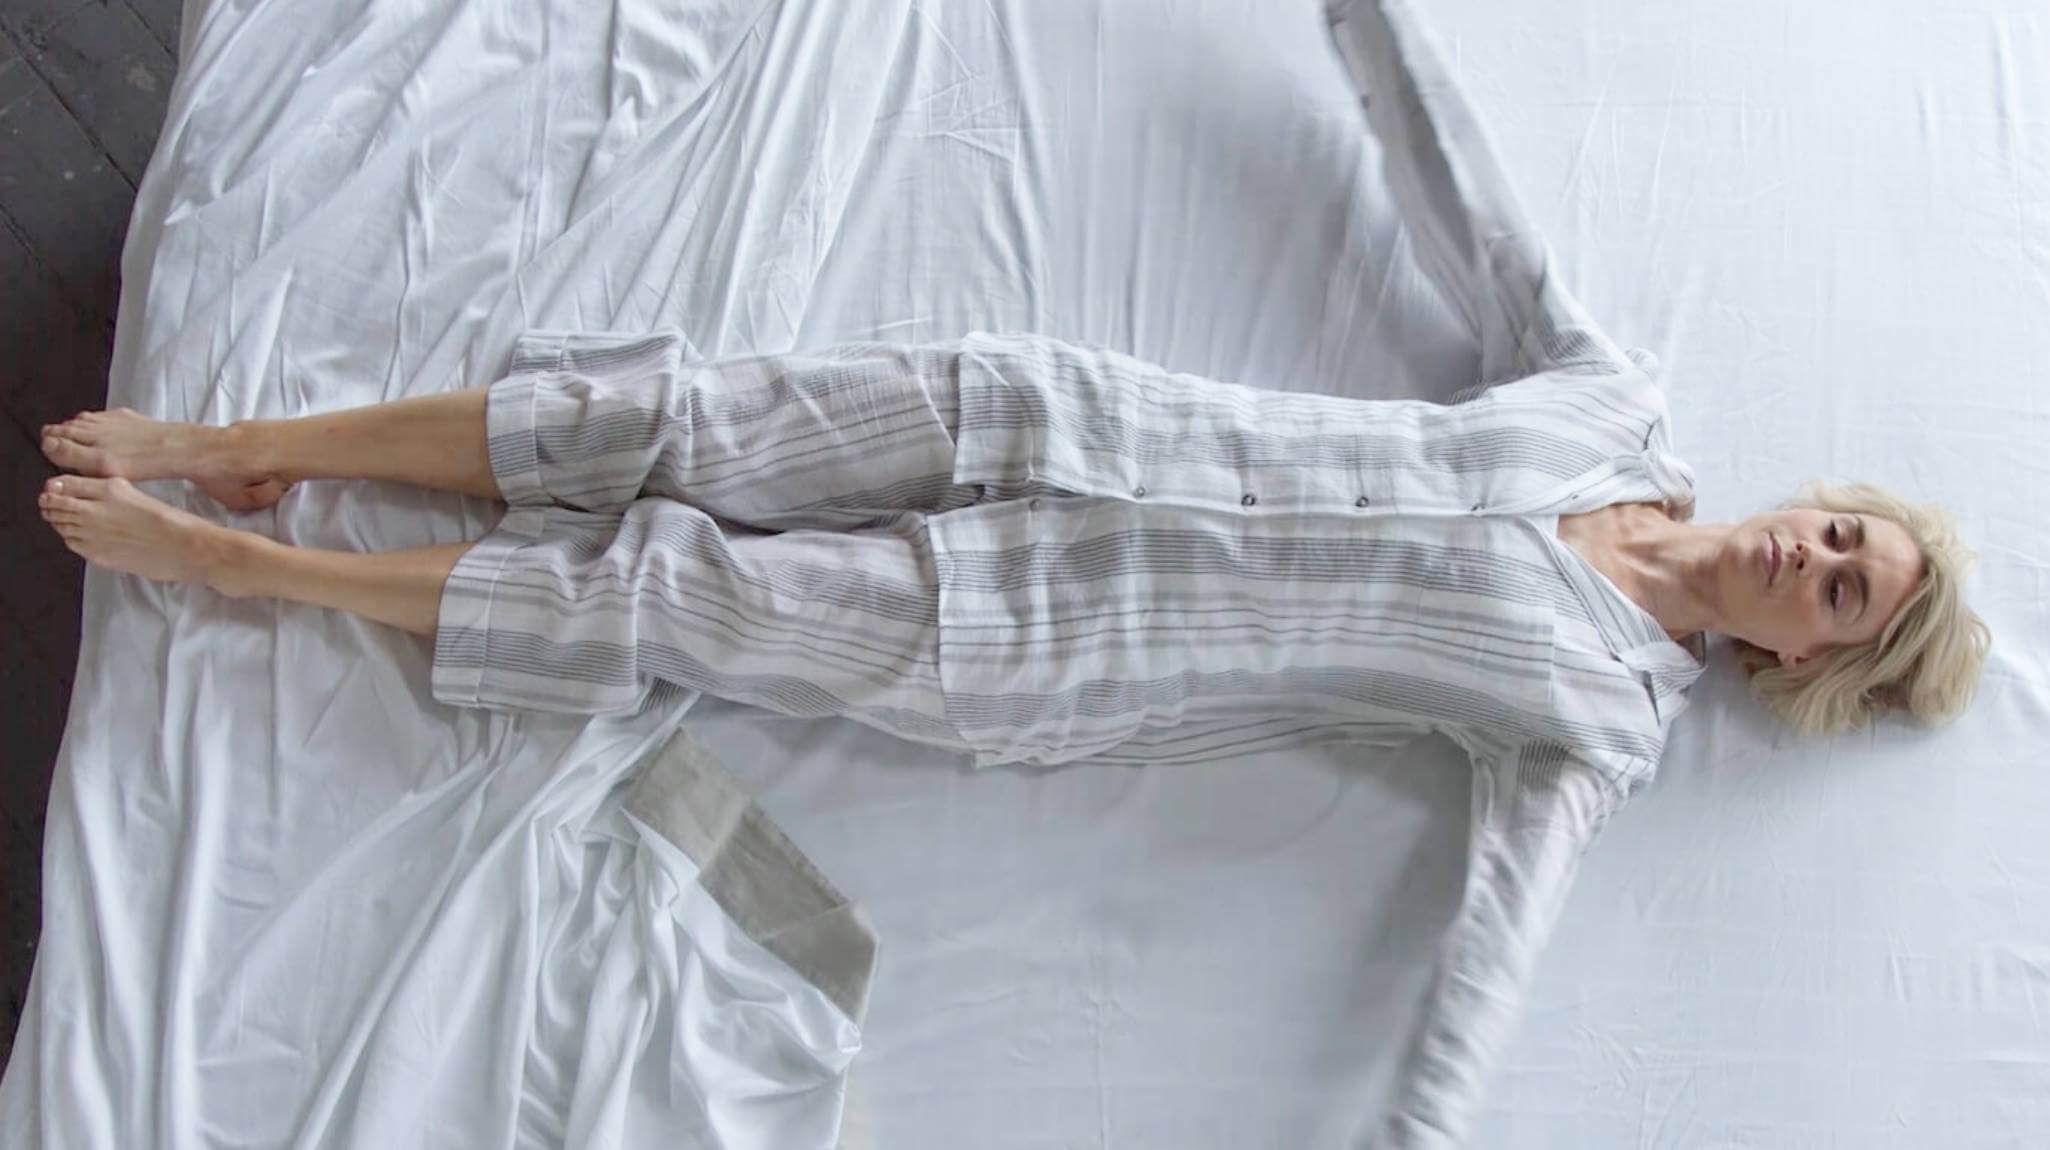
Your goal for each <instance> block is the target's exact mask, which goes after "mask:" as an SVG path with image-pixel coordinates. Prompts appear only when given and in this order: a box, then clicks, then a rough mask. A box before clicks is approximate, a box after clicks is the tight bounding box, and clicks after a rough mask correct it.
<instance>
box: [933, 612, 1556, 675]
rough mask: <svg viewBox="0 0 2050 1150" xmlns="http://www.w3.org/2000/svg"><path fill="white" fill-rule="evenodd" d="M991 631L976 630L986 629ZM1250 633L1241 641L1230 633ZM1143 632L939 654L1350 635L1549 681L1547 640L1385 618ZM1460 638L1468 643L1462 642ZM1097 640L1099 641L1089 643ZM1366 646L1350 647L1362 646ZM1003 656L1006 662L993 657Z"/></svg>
mask: <svg viewBox="0 0 2050 1150" xmlns="http://www.w3.org/2000/svg"><path fill="white" fill-rule="evenodd" d="M991 629H993V628H977V630H991ZM1234 631H1239V632H1251V634H1250V635H1247V636H1246V637H1245V639H1246V640H1247V641H1241V640H1240V638H1239V636H1236V635H1232V634H1230V632H1234ZM1145 634H1146V632H1145V631H1144V630H1142V629H1138V628H1130V629H1126V628H1104V629H1101V630H1097V631H1090V632H1083V633H1073V634H1063V635H1059V636H1053V637H1048V638H1043V639H1042V638H1035V637H1026V636H1020V637H1018V638H1015V639H998V640H991V641H988V642H977V641H975V640H973V639H964V638H961V637H959V630H958V629H955V630H951V631H950V632H949V633H948V634H947V636H946V637H945V638H943V639H942V640H941V644H942V647H943V649H944V650H945V651H946V652H947V653H948V654H949V655H966V654H969V653H971V652H972V653H977V655H978V657H981V658H984V659H985V660H986V661H987V662H986V664H985V665H988V666H999V667H1001V666H1012V665H1018V664H1023V663H1027V662H1035V661H1044V660H1047V659H1073V658H1078V657H1081V656H1085V655H1095V654H1098V653H1101V652H1103V651H1119V652H1131V651H1134V650H1145V651H1153V652H1159V651H1167V652H1174V651H1177V650H1181V649H1186V648H1187V647H1188V646H1189V645H1191V644H1194V643H1211V644H1213V645H1214V647H1215V648H1218V649H1227V648H1231V647H1244V646H1256V647H1257V649H1260V650H1266V649H1269V647H1270V646H1272V644H1268V643H1264V642H1260V643H1253V642H1250V640H1268V639H1272V640H1284V639H1288V638H1290V637H1294V636H1313V637H1315V638H1317V639H1320V640H1328V639H1330V638H1332V637H1335V636H1350V637H1354V638H1358V639H1361V640H1365V641H1368V642H1371V643H1373V644H1374V645H1377V646H1384V647H1388V648H1400V647H1406V648H1408V649H1410V650H1429V649H1437V650H1440V651H1444V652H1448V653H1453V654H1457V655H1460V656H1461V657H1462V658H1464V659H1465V660H1467V661H1468V663H1469V664H1470V665H1471V666H1472V667H1473V668H1474V669H1476V670H1479V669H1489V670H1493V671H1494V672H1496V673H1498V674H1501V675H1503V676H1505V677H1513V678H1517V679H1523V680H1526V681H1529V682H1536V683H1542V682H1545V681H1546V680H1548V679H1549V678H1550V677H1551V673H1552V667H1553V656H1552V644H1551V643H1550V642H1549V641H1535V642H1525V643H1523V644H1522V645H1523V646H1524V647H1525V648H1526V649H1527V652H1528V653H1526V654H1517V653H1514V652H1508V651H1500V652H1497V651H1480V650H1476V649H1475V647H1474V645H1473V644H1472V642H1471V641H1470V640H1472V639H1473V638H1475V637H1490V636H1492V635H1494V634H1495V633H1494V632H1489V631H1485V630H1481V629H1476V628H1463V627H1449V626H1430V627H1429V628H1428V629H1412V628H1411V627H1410V626H1409V625H1408V624H1406V623H1405V622H1403V621H1401V620H1400V619H1399V617H1392V616H1391V617H1390V618H1389V619H1388V621H1387V623H1386V624H1385V625H1384V626H1382V627H1380V628H1375V629H1365V628H1356V627H1330V628H1312V627H1266V626H1261V625H1259V624H1246V625H1243V626H1206V627H1193V628H1181V627H1175V628H1164V629H1163V630H1162V633H1161V636H1160V638H1158V639H1148V638H1144V637H1143V636H1144V635H1145ZM1462 638H1464V639H1465V640H1468V641H1462ZM1091 639H1101V640H1102V641H1101V642H1089V641H1088V640H1091ZM1363 645H1365V643H1360V644H1355V645H1354V646H1356V647H1357V646H1363ZM1303 646H1304V647H1305V648H1306V649H1305V650H1304V654H1306V655H1309V654H1324V652H1320V651H1317V650H1316V649H1315V648H1313V647H1310V646H1309V645H1308V644H1304V645H1303ZM1004 655H1008V656H1009V657H1008V658H1004V657H993V656H1004Z"/></svg>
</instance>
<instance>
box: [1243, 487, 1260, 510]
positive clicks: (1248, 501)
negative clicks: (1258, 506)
mask: <svg viewBox="0 0 2050 1150" xmlns="http://www.w3.org/2000/svg"><path fill="white" fill-rule="evenodd" d="M1258 502H1260V501H1259V500H1258V499H1255V498H1253V493H1252V492H1250V491H1248V492H1246V493H1245V494H1244V495H1241V496H1239V506H1240V507H1251V506H1252V505H1253V504H1255V503H1258Z"/></svg>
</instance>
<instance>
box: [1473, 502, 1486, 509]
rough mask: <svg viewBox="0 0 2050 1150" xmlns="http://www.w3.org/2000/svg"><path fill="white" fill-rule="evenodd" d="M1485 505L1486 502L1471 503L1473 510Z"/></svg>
mask: <svg viewBox="0 0 2050 1150" xmlns="http://www.w3.org/2000/svg"><path fill="white" fill-rule="evenodd" d="M1486 506H1487V504H1485V503H1476V504H1474V505H1473V509H1474V510H1475V511H1479V510H1480V509H1481V508H1483V507H1486Z"/></svg>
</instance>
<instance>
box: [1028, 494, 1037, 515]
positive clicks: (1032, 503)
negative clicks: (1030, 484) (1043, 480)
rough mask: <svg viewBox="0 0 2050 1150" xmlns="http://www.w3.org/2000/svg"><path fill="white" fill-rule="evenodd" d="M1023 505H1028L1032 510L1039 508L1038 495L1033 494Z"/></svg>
mask: <svg viewBox="0 0 2050 1150" xmlns="http://www.w3.org/2000/svg"><path fill="white" fill-rule="evenodd" d="M1025 506H1027V507H1030V508H1031V509H1032V510H1034V511H1037V510H1039V497H1038V496H1034V497H1033V498H1032V499H1030V500H1028V501H1027V502H1026V504H1025Z"/></svg>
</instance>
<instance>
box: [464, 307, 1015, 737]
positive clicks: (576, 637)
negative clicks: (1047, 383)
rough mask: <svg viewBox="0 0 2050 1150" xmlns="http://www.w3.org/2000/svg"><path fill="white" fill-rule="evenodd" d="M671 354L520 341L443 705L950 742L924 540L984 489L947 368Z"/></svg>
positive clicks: (863, 360)
mask: <svg viewBox="0 0 2050 1150" xmlns="http://www.w3.org/2000/svg"><path fill="white" fill-rule="evenodd" d="M684 353H685V346H684V344H683V341H682V340H681V339H680V338H678V337H675V336H656V337H651V338H648V339H644V340H639V341H636V342H632V343H620V342H618V341H617V340H616V339H611V340H607V339H599V338H596V337H579V336H553V337H538V338H537V337H529V338H528V339H525V340H522V341H521V344H520V346H519V348H518V350H517V352H516V354H515V356H514V361H513V366H512V370H511V371H510V372H509V373H508V375H507V376H506V377H505V378H504V379H501V380H499V381H498V382H497V383H494V384H493V385H492V386H491V388H490V391H489V397H488V401H487V405H486V426H487V433H488V436H489V449H490V458H491V469H492V472H493V474H494V475H495V476H496V478H497V482H498V486H499V489H500V491H501V492H502V493H503V495H504V497H505V500H506V503H507V504H508V510H507V513H506V515H505V517H504V519H503V520H501V521H500V523H499V524H498V526H497V527H496V528H495V529H494V530H493V531H492V532H491V533H490V534H488V535H486V536H485V537H484V538H483V539H481V540H479V541H478V542H477V543H476V545H474V546H473V547H472V548H471V549H470V550H469V551H468V552H466V553H465V554H464V555H463V557H462V558H461V559H460V560H459V561H458V562H457V563H456V566H455V569H454V570H453V571H452V572H451V573H450V575H449V578H448V582H447V584H446V585H445V587H444V590H443V592H442V599H441V604H440V614H439V622H438V629H437V632H436V636H435V652H434V670H433V682H434V694H435V696H436V698H438V699H440V700H442V701H443V702H447V703H452V704H457V705H468V706H483V707H496V708H509V709H522V710H543V711H567V712H576V713H599V712H606V711H619V710H629V709H633V708H635V707H637V706H639V705H640V703H641V702H642V700H643V699H644V698H645V696H646V693H647V691H648V688H649V687H651V686H652V685H653V683H654V682H656V681H658V680H659V681H665V682H670V683H675V684H679V685H682V686H685V687H691V688H696V689H699V690H702V691H704V692H705V693H706V694H709V695H714V696H717V697H719V698H723V699H729V700H733V701H735V702H740V703H747V704H752V705H755V706H760V707H765V708H767V709H770V710H773V711H778V712H782V713H784V714H788V715H797V716H829V715H844V716H846V717H848V718H851V719H854V720H856V721H858V722H862V723H865V724H867V725H869V726H873V727H877V728H880V729H882V730H885V731H888V732H890V733H892V734H895V735H898V736H901V737H903V738H907V739H911V740H914V741H917V742H922V743H930V744H937V745H941V746H947V747H954V748H959V749H967V746H966V744H965V743H964V742H963V741H962V739H961V737H960V735H959V734H958V732H957V731H956V730H955V729H954V727H953V726H952V725H951V724H950V723H949V722H948V721H947V717H946V705H945V698H944V695H943V694H942V692H941V688H940V678H939V666H938V654H939V635H938V613H939V590H938V581H937V576H936V574H935V571H934V568H933V559H932V554H931V550H930V547H929V545H928V543H927V541H926V532H925V519H926V516H927V515H929V514H936V513H938V512H941V511H945V510H950V509H953V508H958V507H965V506H968V505H971V504H973V503H976V502H978V501H980V500H981V499H983V498H984V496H985V493H984V492H983V490H982V489H981V488H979V487H975V486H962V485H957V484H955V483H954V482H953V456H954V436H955V433H956V428H957V420H958V374H957V367H956V365H957V362H958V359H957V354H956V353H955V352H954V351H952V350H949V349H941V348H932V349H921V348H906V347H903V346H899V345H887V346H884V345H877V346H846V347H840V348H835V349H832V350H831V351H827V352H821V353H812V354H804V355H776V356H760V357H747V358H732V359H720V360H707V361H697V362H689V361H687V360H686V359H685V358H684Z"/></svg>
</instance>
